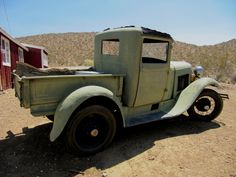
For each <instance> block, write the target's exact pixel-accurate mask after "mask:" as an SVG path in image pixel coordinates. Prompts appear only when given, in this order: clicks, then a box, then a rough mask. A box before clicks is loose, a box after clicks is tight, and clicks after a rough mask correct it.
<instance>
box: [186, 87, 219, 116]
mask: <svg viewBox="0 0 236 177" xmlns="http://www.w3.org/2000/svg"><path fill="white" fill-rule="evenodd" d="M222 108H223V100H222V98H221V96H220V95H219V94H218V93H217V92H216V91H214V90H211V89H204V90H203V91H202V93H201V94H200V95H199V96H198V98H197V99H196V100H195V102H194V103H193V105H192V106H191V107H190V108H189V110H188V114H189V117H190V118H191V119H194V120H200V121H211V120H213V119H215V118H216V117H217V116H218V115H219V114H220V113H221V111H222Z"/></svg>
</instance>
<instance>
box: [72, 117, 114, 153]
mask: <svg viewBox="0 0 236 177" xmlns="http://www.w3.org/2000/svg"><path fill="white" fill-rule="evenodd" d="M108 134H109V125H108V123H107V120H106V119H105V118H104V117H103V116H102V115H100V114H95V113H94V114H90V115H88V116H86V117H84V119H82V120H81V121H80V123H79V125H78V126H77V128H76V131H75V138H76V142H77V146H78V147H79V148H81V149H86V150H94V149H97V148H100V147H101V146H102V145H103V144H104V142H105V141H106V139H107V135H108Z"/></svg>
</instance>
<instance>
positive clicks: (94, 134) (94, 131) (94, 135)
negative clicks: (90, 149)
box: [90, 129, 98, 137]
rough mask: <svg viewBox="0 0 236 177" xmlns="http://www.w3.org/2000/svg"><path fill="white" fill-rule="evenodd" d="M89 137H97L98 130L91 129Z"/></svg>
mask: <svg viewBox="0 0 236 177" xmlns="http://www.w3.org/2000/svg"><path fill="white" fill-rule="evenodd" d="M90 135H91V136H92V137H96V136H98V129H93V130H92V131H91V132H90Z"/></svg>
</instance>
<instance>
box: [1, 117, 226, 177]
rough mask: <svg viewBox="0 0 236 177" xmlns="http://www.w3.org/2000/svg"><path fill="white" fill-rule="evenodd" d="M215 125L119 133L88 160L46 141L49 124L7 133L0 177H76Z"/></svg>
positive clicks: (184, 123) (155, 126)
mask: <svg viewBox="0 0 236 177" xmlns="http://www.w3.org/2000/svg"><path fill="white" fill-rule="evenodd" d="M220 126H221V125H220V123H219V122H217V121H213V122H196V121H190V120H188V119H187V117H186V116H184V115H182V116H180V117H177V118H175V119H170V120H165V121H159V122H154V123H150V124H146V125H142V126H136V127H131V128H127V129H122V130H121V131H120V133H119V134H118V136H117V137H116V138H115V140H114V142H113V144H112V145H111V146H110V147H108V148H107V149H106V150H104V151H103V152H100V153H97V154H95V155H93V156H89V157H76V156H74V155H72V154H69V153H67V152H66V150H65V147H64V144H63V141H61V140H59V141H57V142H55V143H51V142H50V141H49V138H48V135H49V132H50V130H51V127H52V123H47V124H43V125H39V126H36V127H34V128H30V129H29V128H23V129H22V133H21V134H13V133H12V132H11V131H8V132H7V133H8V136H7V137H5V139H2V140H0V162H1V164H0V176H60V177H61V176H75V175H77V174H80V173H81V174H83V173H84V171H85V170H87V169H89V168H92V167H95V168H96V169H100V170H106V169H107V168H110V167H112V166H114V165H117V164H119V163H121V162H123V161H126V160H128V159H130V158H132V157H134V156H136V155H138V154H141V153H143V152H145V151H146V150H148V149H150V148H152V147H153V146H154V143H156V144H157V145H158V140H161V139H166V138H172V137H177V136H182V135H191V134H198V133H201V132H204V131H207V130H209V129H215V128H219V127H220Z"/></svg>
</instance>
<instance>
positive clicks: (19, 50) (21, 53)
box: [18, 47, 25, 63]
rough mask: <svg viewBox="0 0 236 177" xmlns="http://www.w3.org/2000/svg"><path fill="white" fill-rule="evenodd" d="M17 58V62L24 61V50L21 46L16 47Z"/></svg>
mask: <svg viewBox="0 0 236 177" xmlns="http://www.w3.org/2000/svg"><path fill="white" fill-rule="evenodd" d="M18 59H19V62H23V63H24V61H25V60H24V51H23V49H22V48H20V47H18Z"/></svg>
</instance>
